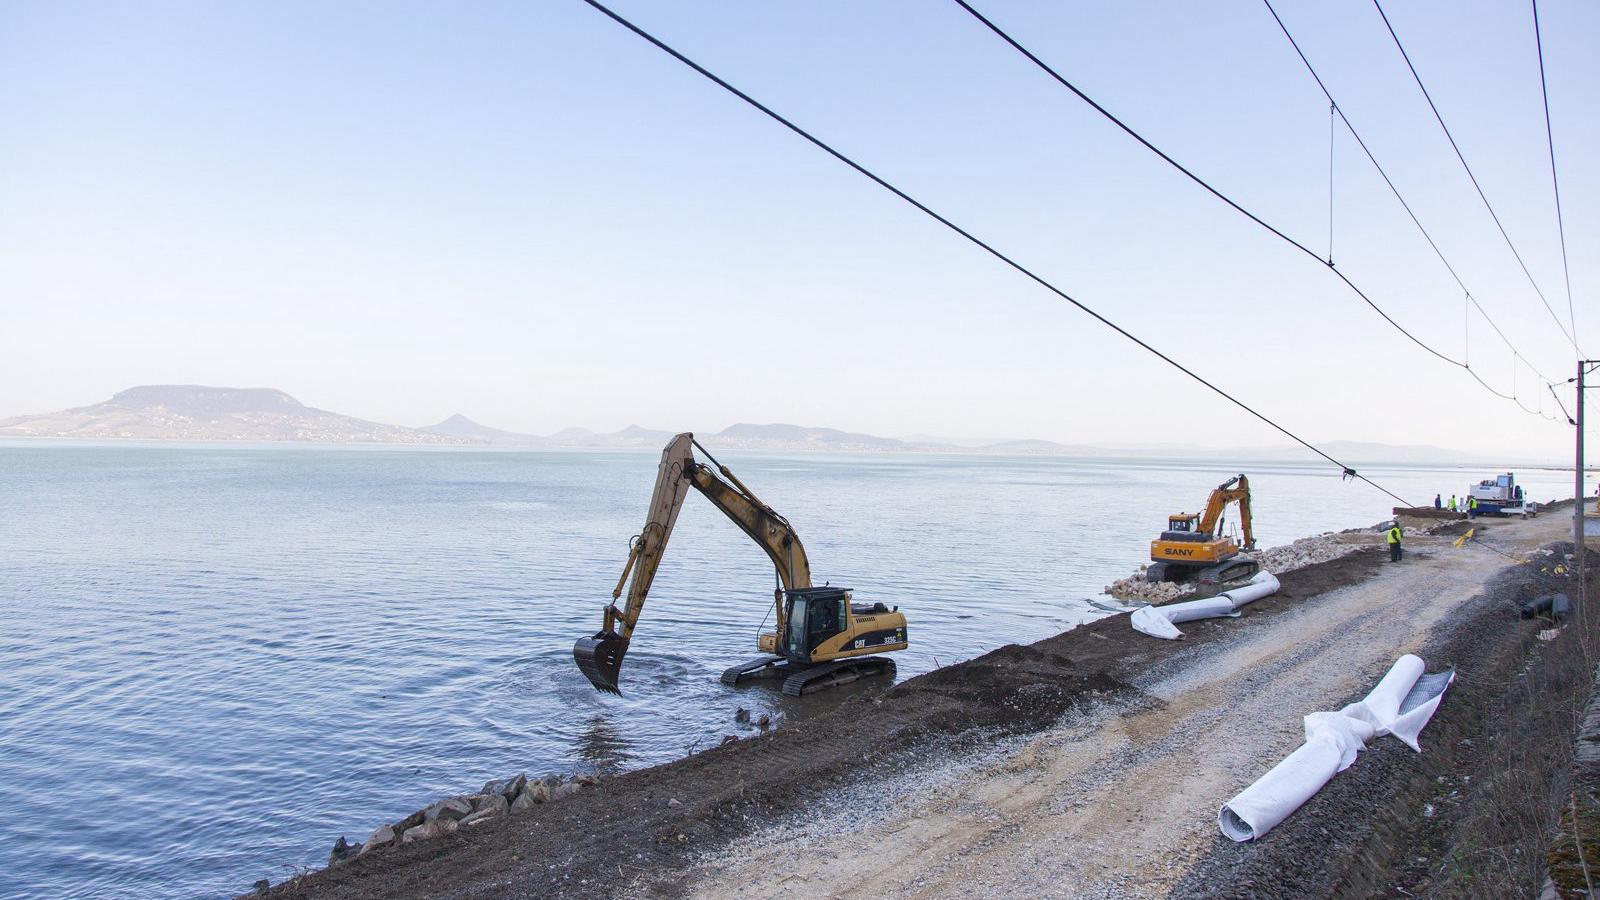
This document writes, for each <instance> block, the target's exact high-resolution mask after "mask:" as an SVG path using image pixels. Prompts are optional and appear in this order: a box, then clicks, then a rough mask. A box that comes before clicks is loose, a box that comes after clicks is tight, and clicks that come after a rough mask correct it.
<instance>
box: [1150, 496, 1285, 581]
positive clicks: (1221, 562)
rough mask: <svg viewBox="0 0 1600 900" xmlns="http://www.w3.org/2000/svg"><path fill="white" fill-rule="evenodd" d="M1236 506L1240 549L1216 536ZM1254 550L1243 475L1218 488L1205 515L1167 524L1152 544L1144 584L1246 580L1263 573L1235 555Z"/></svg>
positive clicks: (1185, 516)
mask: <svg viewBox="0 0 1600 900" xmlns="http://www.w3.org/2000/svg"><path fill="white" fill-rule="evenodd" d="M1230 503H1238V504H1239V527H1240V529H1241V530H1242V531H1243V532H1244V546H1243V547H1240V545H1239V544H1237V543H1235V542H1234V540H1233V538H1231V537H1228V536H1226V535H1223V534H1219V533H1218V532H1219V531H1220V530H1221V528H1222V514H1223V512H1224V511H1225V510H1226V509H1227V508H1228V504H1230ZM1255 548H1256V536H1255V532H1254V531H1252V530H1251V528H1250V479H1248V478H1246V477H1244V476H1243V475H1235V476H1233V477H1232V478H1230V479H1228V480H1227V481H1224V482H1223V483H1221V484H1219V485H1217V487H1216V490H1213V491H1212V492H1211V496H1210V497H1209V498H1208V499H1207V500H1206V511H1205V513H1204V514H1203V515H1198V516H1197V515H1195V514H1193V513H1178V514H1177V515H1175V516H1170V517H1168V519H1167V530H1166V531H1163V532H1161V537H1159V538H1157V539H1155V540H1153V541H1151V542H1150V559H1151V563H1150V568H1148V569H1146V570H1145V580H1146V581H1188V580H1190V579H1196V578H1197V579H1199V581H1200V583H1201V584H1220V583H1222V582H1225V581H1235V580H1238V579H1240V578H1250V577H1252V576H1254V575H1255V574H1256V573H1257V572H1259V571H1261V564H1260V563H1258V562H1256V561H1255V560H1253V559H1251V558H1250V557H1248V556H1241V555H1240V553H1239V551H1240V550H1241V549H1243V550H1254V549H1255Z"/></svg>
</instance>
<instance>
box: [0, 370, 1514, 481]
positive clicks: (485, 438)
mask: <svg viewBox="0 0 1600 900" xmlns="http://www.w3.org/2000/svg"><path fill="white" fill-rule="evenodd" d="M673 434H674V432H671V431H663V430H659V429H652V428H645V427H642V426H639V425H629V426H628V427H627V428H624V429H622V430H621V431H614V432H609V433H599V432H595V431H591V430H589V429H587V428H566V429H563V430H561V431H558V432H556V433H554V434H551V435H543V436H541V435H535V434H523V433H519V432H515V431H507V430H505V429H501V428H494V427H491V426H488V425H484V424H481V423H479V422H476V421H474V420H472V419H469V418H467V417H466V416H464V415H461V414H459V413H457V414H455V415H452V416H450V417H449V418H447V419H445V420H444V421H442V422H439V423H436V424H433V425H427V426H424V427H422V428H406V427H404V426H400V425H386V424H383V423H380V422H369V421H367V420H365V419H358V418H355V417H353V416H346V415H341V414H339V413H333V412H328V411H327V410H322V409H316V408H314V407H310V406H306V405H305V404H303V403H301V402H300V401H298V400H296V399H295V398H293V397H291V396H289V395H288V394H286V393H284V392H283V391H279V390H274V389H272V388H226V387H206V386H202V385H192V384H156V385H142V386H140V387H134V388H129V389H128V390H125V391H122V392H121V393H119V394H117V395H116V396H114V397H112V398H111V399H110V400H107V401H105V402H103V403H96V404H94V405H92V406H81V407H77V408H75V409H68V410H63V411H61V412H55V413H46V414H43V415H34V416H17V417H15V418H11V419H0V437H48V438H82V439H91V440H102V439H106V438H142V439H147V440H191V441H312V442H326V443H387V444H460V445H468V446H500V447H528V448H561V449H567V448H570V449H596V450H624V449H628V450H631V449H650V450H655V449H660V448H661V447H662V446H663V445H664V444H666V442H667V440H668V439H669V438H671V437H672V435H673ZM700 438H701V440H702V441H703V442H704V443H705V444H706V446H708V447H711V448H712V449H713V450H715V449H716V448H718V447H721V448H725V449H730V450H772V451H790V452H797V451H798V452H803V451H818V452H851V451H854V452H900V453H912V452H923V453H992V454H996V455H1042V456H1079V457H1124V458H1149V457H1165V458H1172V459H1208V460H1217V461H1219V463H1222V462H1224V461H1226V465H1232V464H1233V461H1235V460H1237V461H1239V462H1240V463H1246V462H1249V461H1255V460H1262V461H1276V460H1291V459H1303V458H1304V453H1303V451H1301V450H1300V449H1299V448H1295V447H1284V446H1278V447H1235V448H1219V447H1196V446H1193V445H1188V444H1177V443H1169V444H1120V445H1116V444H1108V445H1089V444H1061V443H1057V442H1055V441H1044V440H996V439H983V440H978V439H961V438H940V437H932V436H927V435H919V436H916V437H913V438H910V439H907V440H901V439H897V438H887V437H879V436H877V435H872V434H864V433H862V432H856V431H841V430H839V429H837V428H820V427H812V426H805V425H789V424H785V423H771V424H766V425H758V424H752V423H749V422H740V423H738V424H736V425H730V426H728V427H727V428H724V429H723V430H721V431H719V432H715V433H711V432H701V433H700ZM1322 446H1323V447H1324V448H1325V449H1326V450H1327V451H1328V452H1329V453H1331V454H1333V455H1334V456H1335V457H1337V458H1339V459H1341V460H1346V461H1350V462H1360V463H1373V462H1390V463H1433V464H1451V463H1480V462H1485V460H1484V458H1483V457H1481V456H1476V455H1473V454H1467V453H1462V452H1460V451H1455V450H1448V449H1445V448H1443V447H1433V446H1426V445H1395V444H1376V443H1363V442H1357V441H1329V442H1327V443H1325V444H1323V445H1322Z"/></svg>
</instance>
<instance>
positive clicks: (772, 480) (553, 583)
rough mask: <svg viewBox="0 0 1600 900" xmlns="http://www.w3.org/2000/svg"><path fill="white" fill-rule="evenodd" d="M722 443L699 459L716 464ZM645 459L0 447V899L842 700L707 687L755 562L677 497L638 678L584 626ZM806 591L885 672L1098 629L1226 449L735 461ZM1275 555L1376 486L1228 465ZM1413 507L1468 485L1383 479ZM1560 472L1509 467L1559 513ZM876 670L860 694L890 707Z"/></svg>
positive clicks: (297, 853)
mask: <svg viewBox="0 0 1600 900" xmlns="http://www.w3.org/2000/svg"><path fill="white" fill-rule="evenodd" d="M716 449H717V448H714V447H713V448H712V450H713V452H716ZM657 458H658V454H657V453H655V452H616V453H577V452H568V453H558V452H487V451H463V450H415V449H399V450H395V449H371V448H350V449H343V448H341V449H322V448H310V447H200V446H188V447H176V446H146V445H113V446H107V445H98V446H96V445H79V446H71V445H45V444H37V443H33V444H30V443H11V444H0V497H3V498H4V504H3V507H0V808H4V809H5V810H6V815H5V816H3V817H0V896H5V897H24V896H28V897H33V896H46V897H95V898H102V897H104V898H113V897H114V898H143V897H221V896H226V895H229V894H232V893H236V892H239V891H244V890H247V889H248V888H249V886H250V884H251V883H252V882H253V881H255V880H256V879H257V878H261V877H269V878H271V879H272V880H273V881H274V882H277V881H279V880H281V879H282V878H284V877H286V876H287V875H289V874H291V872H292V867H295V866H308V865H321V864H322V862H323V861H324V860H325V858H326V854H327V848H328V847H329V846H330V845H331V843H332V842H333V840H334V838H335V837H337V836H338V835H340V834H346V835H348V836H349V837H350V838H351V839H352V840H361V839H364V838H365V837H366V834H367V833H368V832H369V831H370V830H371V829H372V828H373V827H374V826H376V825H377V824H379V823H380V822H382V821H385V820H392V819H395V818H398V817H400V816H401V815H404V814H405V813H407V812H409V811H410V810H412V809H415V808H417V807H419V806H421V805H423V804H425V803H427V802H431V801H432V800H434V799H437V798H439V797H441V796H444V795H447V794H452V793H459V792H462V791H465V790H469V789H474V788H476V787H477V786H478V785H480V784H481V783H482V782H484V781H486V780H488V779H489V778H491V777H498V776H502V775H506V774H510V773H515V772H518V771H528V772H530V773H547V772H571V771H574V770H583V769H608V770H615V769H618V768H632V767H639V766H644V765H649V764H652V763H657V762H661V761H664V760H669V759H673V758H676V757H679V756H682V755H683V754H685V753H687V752H689V751H690V750H692V749H693V748H695V747H704V746H707V745H709V744H712V743H715V742H716V741H718V740H719V739H720V738H721V736H722V735H724V734H729V733H738V731H739V729H740V728H741V726H739V725H736V724H735V723H734V712H735V710H736V709H737V708H738V707H740V706H744V707H746V708H749V709H752V710H754V711H755V714H756V715H757V716H759V715H760V714H761V713H762V712H767V713H769V714H771V715H772V716H773V717H774V718H776V719H779V720H780V721H781V722H782V723H783V725H784V726H792V725H794V724H795V723H796V722H797V721H798V720H800V719H803V718H804V717H805V716H806V715H807V714H808V713H809V714H816V713H817V711H818V710H822V709H826V708H827V705H828V704H830V703H833V702H837V700H836V699H829V698H828V696H827V695H823V697H821V698H806V699H805V700H804V701H798V700H787V699H785V698H782V697H780V696H778V695H775V694H774V692H773V691H771V690H770V689H768V688H762V687H755V688H740V689H733V688H727V687H724V686H722V685H721V684H719V683H718V682H717V674H718V673H719V672H720V671H721V670H722V669H723V668H724V667H726V666H727V665H730V664H732V663H733V662H737V661H739V660H742V659H744V658H746V657H748V656H754V655H755V637H756V632H757V630H758V626H759V625H760V624H761V623H762V621H763V617H764V615H766V614H767V613H768V612H769V610H770V607H771V601H770V598H771V590H772V584H773V576H772V571H771V568H770V566H769V565H768V564H767V563H766V560H765V557H764V556H763V555H762V554H761V552H760V551H759V550H758V549H757V548H756V547H755V546H754V545H753V544H750V543H749V542H748V541H747V539H746V538H745V537H744V536H743V535H742V534H741V533H740V532H739V531H737V530H736V529H735V528H734V527H733V525H732V524H731V523H729V522H727V521H726V520H724V519H722V518H721V516H720V515H719V514H718V513H717V512H716V511H715V510H714V509H713V508H712V507H711V506H710V505H709V504H707V503H705V502H703V501H702V500H701V499H700V498H699V497H698V495H695V494H693V492H691V496H690V498H689V501H688V504H687V505H686V506H685V508H684V511H683V514H682V517H681V519H680V520H679V526H678V531H677V532H676V533H675V534H674V536H673V539H672V543H671V545H670V547H669V550H668V552H667V555H666V560H665V563H664V564H663V566H662V569H661V573H660V575H659V577H658V578H657V580H656V584H655V587H654V589H653V591H652V596H651V599H650V602H649V604H648V605H647V606H646V608H645V612H644V617H643V619H642V620H641V622H640V626H639V629H638V631H637V633H636V635H635V637H634V641H633V647H632V649H631V651H630V653H629V655H628V658H627V660H626V662H625V664H624V667H623V676H622V678H623V681H622V685H623V690H624V692H625V694H624V696H623V697H621V698H618V697H612V696H608V695H602V694H600V693H598V692H596V691H594V690H593V689H592V688H590V687H589V685H588V683H587V682H586V681H584V679H583V678H582V676H581V675H579V674H578V672H577V670H576V669H575V668H574V666H573V664H572V658H571V648H572V642H573V641H574V640H576V639H577V638H579V637H582V636H584V635H586V634H589V633H592V632H593V631H594V630H595V629H596V628H597V627H598V626H599V622H600V609H601V607H602V605H603V604H604V603H605V602H606V601H608V600H609V598H610V592H611V588H612V586H613V585H614V584H615V582H616V579H617V576H618V574H619V573H620V571H621V567H622V564H623V562H624V560H625V558H626V554H627V542H628V538H629V537H630V536H632V535H633V534H634V533H635V532H636V531H637V530H638V528H639V526H640V524H641V523H642V520H643V516H644V511H645V505H646V501H647V499H648V496H649V492H650V490H651V487H652V485H653V483H654V479H655V469H656V461H657ZM719 458H721V459H722V460H723V462H725V463H728V464H729V465H731V466H732V467H733V469H734V471H735V472H737V473H738V474H739V475H740V476H741V478H742V479H744V480H745V482H746V483H747V484H749V485H750V486H751V488H752V489H753V490H755V491H756V492H757V493H758V494H759V495H761V496H762V497H763V498H764V499H766V500H767V501H768V502H769V503H771V504H772V505H773V506H774V507H775V508H777V509H778V510H779V511H780V512H782V513H784V514H785V515H786V516H788V518H789V519H790V520H791V521H792V522H793V523H794V524H795V526H796V528H797V530H798V531H799V533H800V535H801V537H802V538H803V539H804V541H805V543H806V546H807V548H808V549H809V551H810V555H811V560H812V568H813V571H814V573H815V575H816V578H817V580H818V582H819V583H820V582H821V581H823V580H828V581H831V582H832V583H834V584H841V585H845V586H849V587H853V588H854V589H855V590H856V596H857V598H858V599H859V600H863V601H872V600H881V601H883V602H886V603H889V604H892V605H899V606H900V607H901V608H902V609H903V610H904V611H905V612H906V614H907V616H908V618H909V622H910V636H911V640H912V647H911V649H910V650H908V651H906V652H903V653H900V654H897V655H896V656H897V660H898V662H899V667H900V677H901V678H905V677H908V676H910V675H915V674H917V673H919V672H924V671H927V670H928V669H930V668H932V667H934V666H935V665H938V664H947V663H950V662H954V661H957V660H961V659H966V658H970V657H972V656H975V655H977V654H980V653H983V652H985V651H987V650H990V649H993V648H994V647H997V646H1000V645H1002V644H1006V643H1011V642H1027V641H1033V640H1036V639H1038V638H1041V637H1044V636H1047V635H1050V634H1054V633H1056V632H1058V631H1061V630H1063V629H1066V628H1070V627H1072V626H1073V625H1075V624H1077V623H1080V622H1083V621H1085V620H1087V619H1090V618H1093V617H1095V615H1096V614H1097V612H1096V610H1094V609H1093V608H1092V607H1090V606H1089V605H1088V604H1086V603H1085V602H1084V600H1085V598H1087V597H1091V596H1094V595H1097V594H1098V593H1099V592H1100V590H1101V589H1102V587H1103V586H1104V585H1105V584H1107V583H1109V582H1110V581H1111V580H1113V579H1115V578H1118V577H1121V576H1123V575H1126V574H1128V573H1129V572H1130V571H1131V570H1132V569H1133V568H1134V567H1135V566H1136V565H1138V564H1139V562H1140V561H1141V557H1142V555H1143V554H1144V553H1145V552H1146V549H1147V546H1148V541H1149V540H1150V538H1151V537H1152V536H1153V535H1154V533H1155V532H1156V531H1158V530H1160V528H1161V527H1162V526H1163V524H1164V522H1165V517H1166V515H1168V514H1169V513H1172V512H1177V511H1179V510H1180V509H1187V510H1189V511H1194V510H1195V509H1196V508H1197V507H1198V506H1199V505H1200V504H1201V503H1202V502H1203V500H1204V498H1205V496H1206V493H1207V491H1209V490H1210V488H1211V487H1212V486H1214V485H1215V484H1217V483H1218V482H1220V481H1222V480H1223V479H1224V478H1226V477H1227V476H1228V475H1230V474H1232V471H1233V470H1232V469H1228V468H1224V467H1223V465H1222V464H1220V463H1216V462H1209V461H1208V462H1193V463H1186V462H1174V461H1127V460H1093V459H1065V458H1042V457H1037V458H1036V457H981V456H965V455H952V456H935V455H913V454H875V455H867V454H863V455H842V454H817V455H783V454H773V453H756V452H745V453H739V452H733V451H730V452H727V453H719ZM1237 468H1242V469H1244V470H1245V471H1247V472H1248V473H1249V474H1250V476H1251V481H1252V486H1253V488H1254V494H1255V509H1256V523H1257V534H1258V537H1259V539H1260V540H1261V541H1262V542H1263V543H1264V544H1268V545H1270V544H1277V543H1283V542H1286V541H1289V540H1291V539H1293V538H1296V537H1301V536H1304V535H1307V534H1313V533H1318V532H1322V531H1327V530H1334V529H1341V528H1347V527H1355V526H1360V525H1369V524H1372V523H1373V522H1376V521H1377V520H1379V519H1381V518H1383V517H1384V516H1385V515H1386V514H1387V512H1388V508H1389V506H1390V505H1391V501H1390V500H1389V499H1388V498H1387V497H1385V496H1383V495H1382V494H1379V493H1378V492H1376V491H1374V490H1373V489H1372V488H1370V487H1368V486H1366V485H1362V484H1358V483H1350V482H1341V480H1340V479H1339V477H1338V474H1337V472H1335V471H1332V470H1331V469H1329V468H1328V467H1323V466H1310V465H1305V466H1300V465H1285V464H1282V463H1254V464H1248V465H1239V466H1237ZM1364 471H1368V472H1369V474H1371V475H1373V476H1374V477H1378V478H1379V480H1380V481H1383V482H1385V483H1386V484H1389V485H1390V486H1392V487H1393V488H1395V489H1397V490H1398V491H1399V492H1400V493H1402V494H1404V495H1406V496H1408V497H1413V498H1414V499H1416V500H1417V501H1419V502H1420V501H1422V500H1424V499H1426V500H1431V499H1432V497H1433V494H1434V493H1435V492H1436V491H1444V492H1445V493H1446V494H1448V493H1449V492H1450V491H1451V490H1456V491H1458V492H1459V491H1462V490H1464V488H1465V486H1466V484H1467V483H1469V481H1473V480H1476V479H1477V478H1480V477H1484V476H1487V475H1489V474H1492V473H1490V472H1488V471H1482V472H1480V471H1478V470H1476V469H1474V470H1471V471H1468V470H1465V469H1455V468H1424V467H1382V466H1379V467H1373V468H1371V469H1370V470H1366V469H1364ZM1569 477H1570V476H1566V475H1563V474H1562V473H1561V472H1559V471H1552V472H1542V473H1541V472H1535V471H1527V472H1523V473H1519V479H1520V480H1522V481H1524V482H1525V483H1526V484H1527V485H1528V486H1529V487H1530V488H1532V495H1533V496H1535V497H1538V498H1540V499H1548V498H1550V497H1554V496H1560V495H1561V494H1562V493H1563V492H1564V491H1569V490H1570V481H1568V480H1567V479H1568V478H1569ZM880 689H881V683H880V684H879V685H872V684H867V685H855V686H852V687H851V688H848V689H846V690H880Z"/></svg>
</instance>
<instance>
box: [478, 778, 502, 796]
mask: <svg viewBox="0 0 1600 900" xmlns="http://www.w3.org/2000/svg"><path fill="white" fill-rule="evenodd" d="M505 792H506V783H505V782H504V781H502V780H500V779H498V778H496V779H495V780H494V781H485V782H484V783H483V790H481V791H479V792H478V793H480V794H503V793H505Z"/></svg>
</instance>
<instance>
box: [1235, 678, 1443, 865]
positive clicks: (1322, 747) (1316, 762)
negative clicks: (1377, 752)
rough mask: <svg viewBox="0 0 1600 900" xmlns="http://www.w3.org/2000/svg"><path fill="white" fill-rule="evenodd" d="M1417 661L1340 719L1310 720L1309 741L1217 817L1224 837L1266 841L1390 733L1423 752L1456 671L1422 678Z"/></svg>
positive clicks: (1323, 715) (1325, 715)
mask: <svg viewBox="0 0 1600 900" xmlns="http://www.w3.org/2000/svg"><path fill="white" fill-rule="evenodd" d="M1424 671H1426V667H1425V665H1424V664H1423V662H1422V660H1421V659H1420V658H1419V657H1416V656H1413V655H1411V654H1409V653H1408V654H1406V655H1405V656H1402V657H1400V658H1399V659H1398V660H1396V661H1395V663H1394V665H1392V666H1390V667H1389V671H1388V672H1385V673H1384V676H1383V678H1381V679H1380V680H1379V681H1378V684H1377V686H1376V687H1374V688H1373V689H1372V690H1371V691H1370V692H1368V694H1367V696H1366V697H1364V698H1362V699H1361V700H1360V701H1358V702H1356V703H1352V704H1350V705H1349V706H1346V707H1345V708H1344V709H1342V710H1340V711H1338V712H1315V713H1312V714H1311V715H1309V716H1306V717H1305V730H1306V742H1305V743H1304V744H1302V745H1301V746H1300V749H1298V750H1296V751H1295V752H1293V753H1291V754H1289V755H1288V756H1287V757H1285V758H1284V760H1283V762H1280V763H1278V764H1277V765H1276V766H1274V767H1273V768H1272V770H1271V771H1270V772H1268V773H1267V774H1265V775H1263V776H1261V778H1259V779H1257V780H1256V782H1255V783H1254V784H1252V785H1250V786H1249V787H1247V788H1245V789H1244V790H1243V791H1241V792H1240V793H1239V795H1238V796H1236V797H1234V798H1233V799H1232V800H1229V801H1228V802H1227V803H1224V804H1223V805H1222V808H1221V809H1220V810H1218V811H1217V825H1218V827H1220V828H1221V829H1222V833H1223V834H1225V835H1227V836H1228V837H1230V838H1232V839H1233V840H1236V841H1251V840H1255V839H1257V838H1259V837H1261V836H1262V835H1264V834H1266V833H1267V832H1268V831H1269V830H1271V829H1272V827H1273V826H1275V825H1277V824H1278V823H1279V822H1282V821H1283V820H1284V819H1286V818H1288V817H1289V816H1290V815H1291V814H1292V813H1293V812H1294V811H1295V810H1297V809H1299V808H1300V807H1301V805H1303V804H1304V803H1305V802H1306V801H1307V800H1309V799H1311V798H1312V797H1313V796H1315V795H1316V793H1317V791H1319V790H1321V789H1322V786H1323V785H1325V784H1327V783H1328V781H1329V779H1331V778H1333V776H1334V775H1336V774H1338V773H1339V772H1342V771H1344V770H1345V769H1347V768H1349V767H1350V764H1351V763H1353V762H1355V760H1356V756H1357V754H1359V753H1360V752H1361V750H1362V749H1363V748H1364V747H1365V746H1366V742H1367V741H1369V740H1371V739H1372V738H1374V737H1377V736H1380V735H1384V734H1392V735H1394V736H1395V737H1397V738H1399V739H1400V740H1401V741H1403V742H1405V744H1406V745H1407V746H1409V747H1410V748H1411V749H1413V750H1416V751H1417V752H1419V753H1420V752H1421V750H1422V748H1421V747H1419V746H1418V745H1417V736H1418V734H1420V733H1421V731H1422V728H1423V726H1424V725H1427V724H1428V720H1429V719H1431V718H1433V714H1434V712H1435V711H1436V710H1437V709H1438V708H1439V703H1440V701H1441V700H1443V699H1444V692H1445V689H1446V688H1448V687H1449V686H1450V684H1451V682H1453V681H1454V680H1455V670H1453V669H1452V670H1447V671H1444V672H1440V673H1438V674H1435V675H1424V674H1423V673H1424Z"/></svg>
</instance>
